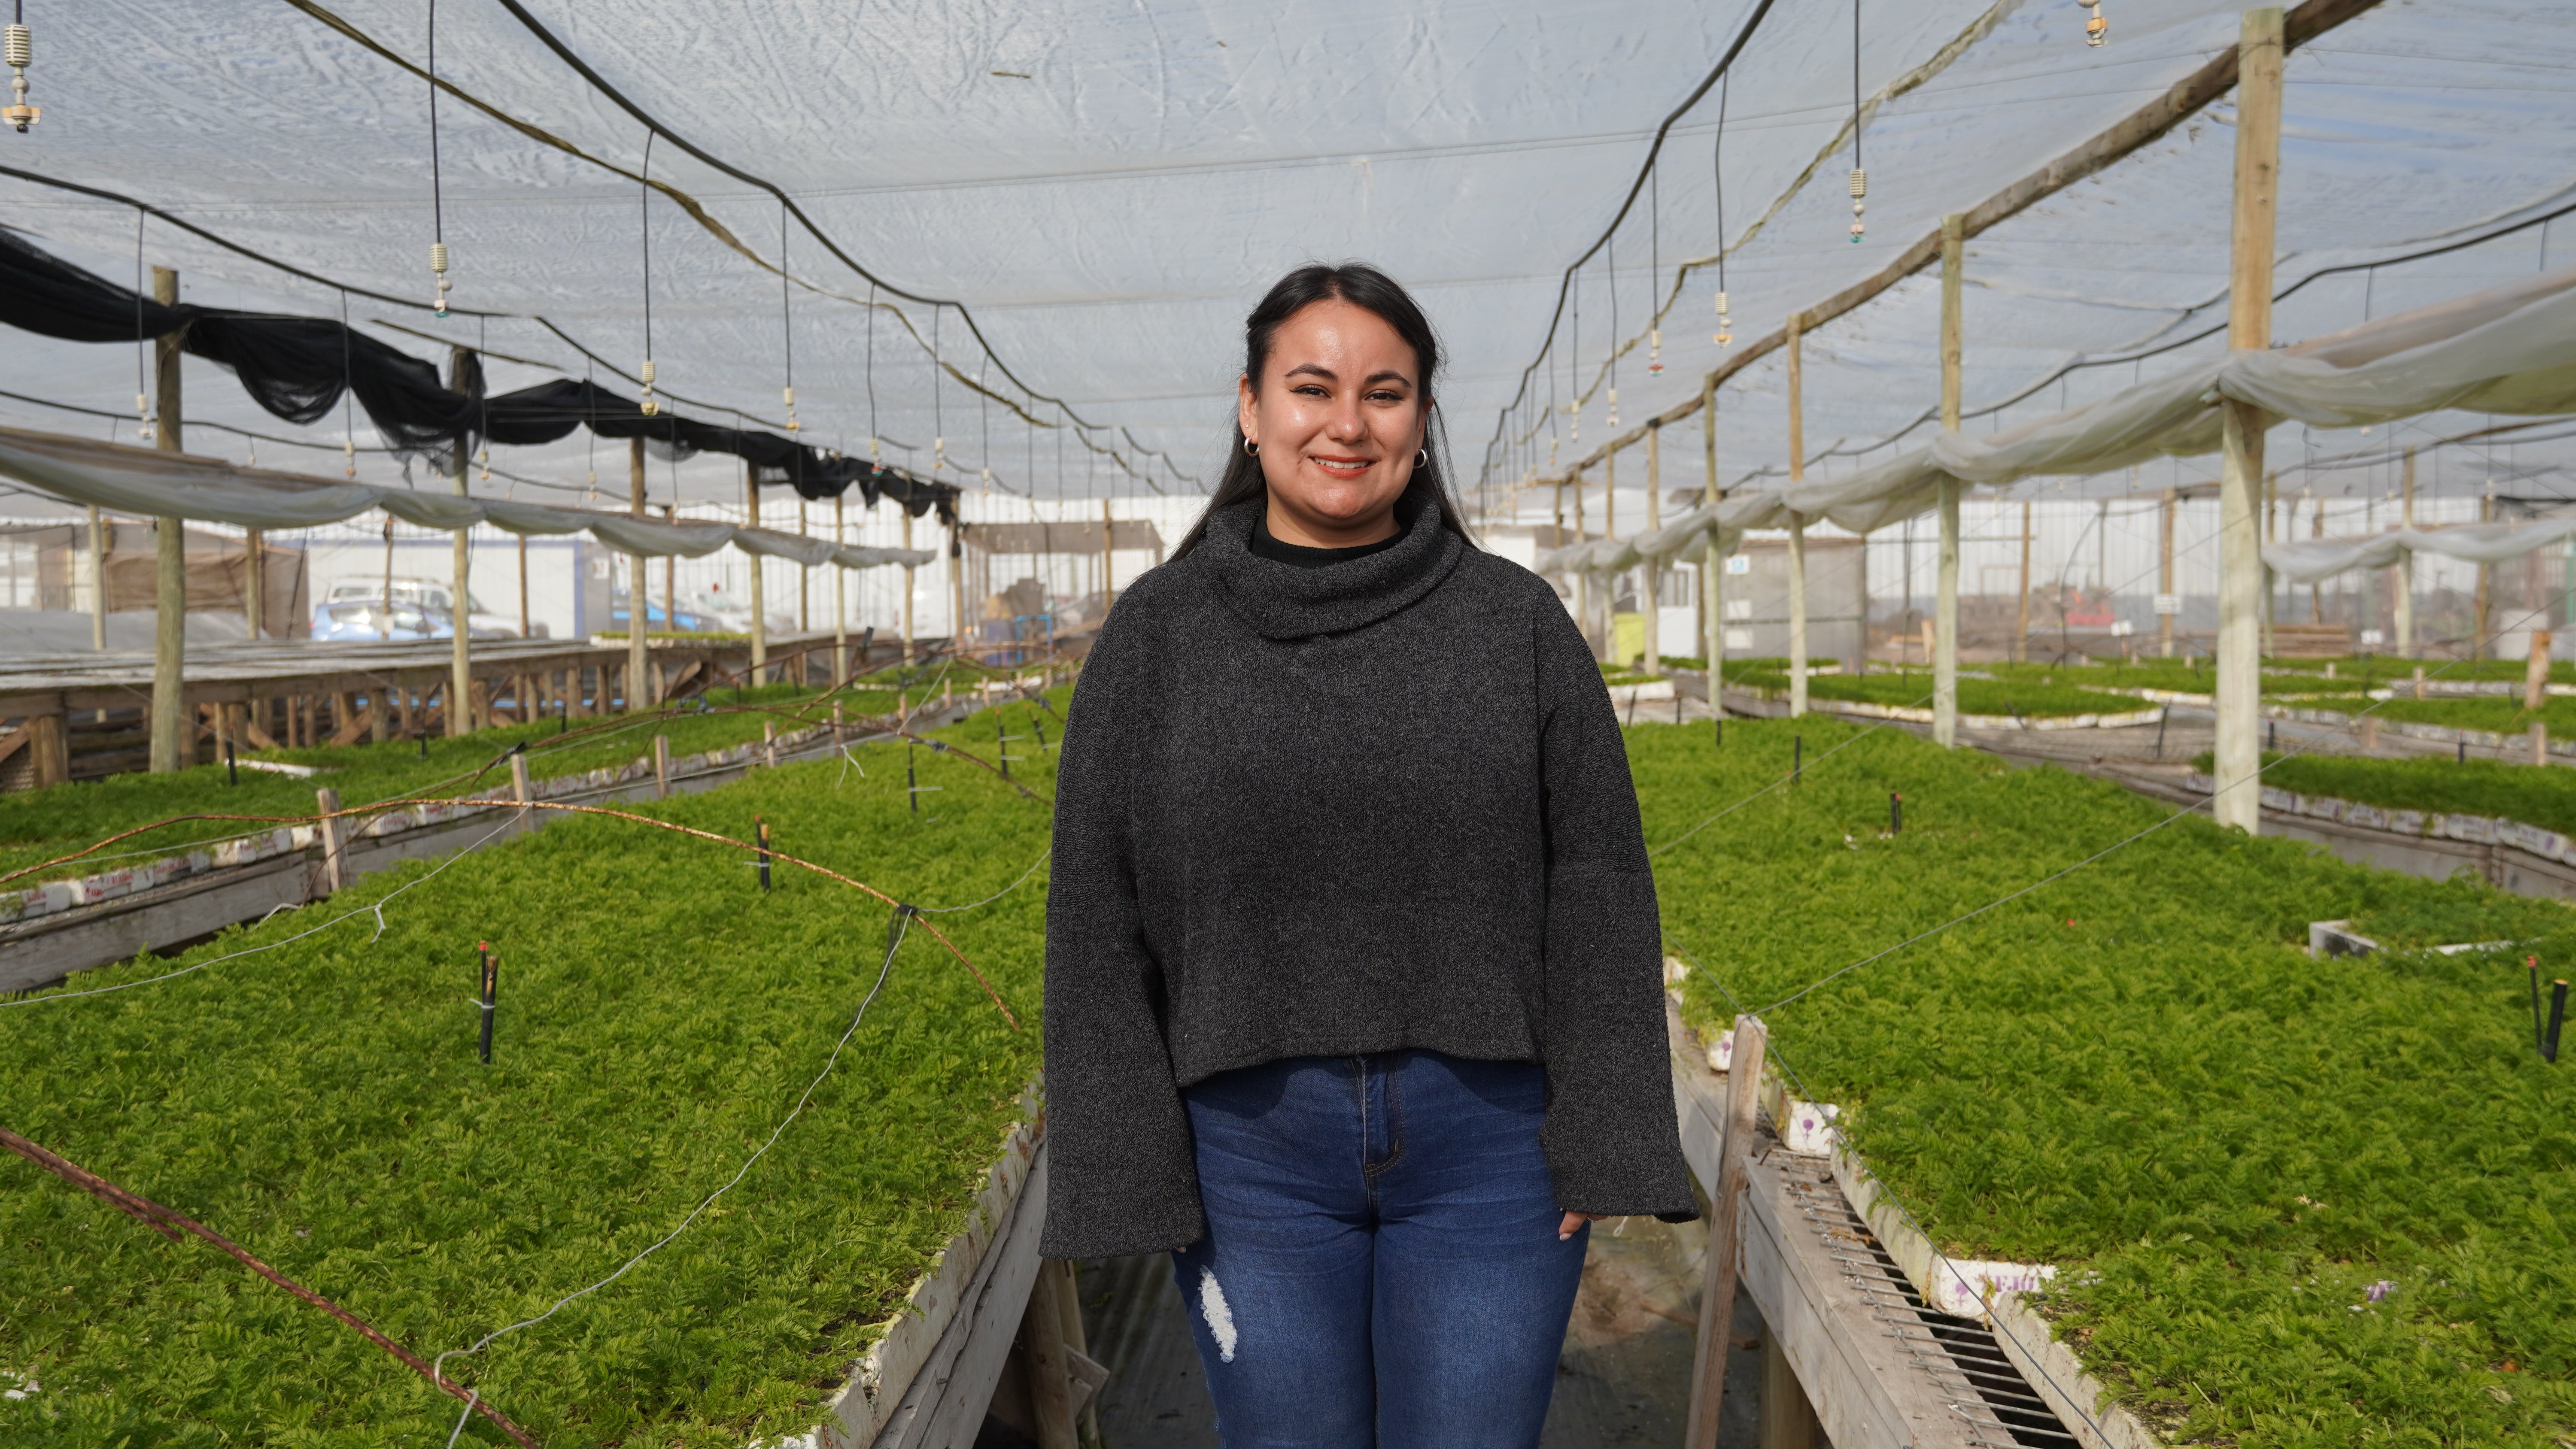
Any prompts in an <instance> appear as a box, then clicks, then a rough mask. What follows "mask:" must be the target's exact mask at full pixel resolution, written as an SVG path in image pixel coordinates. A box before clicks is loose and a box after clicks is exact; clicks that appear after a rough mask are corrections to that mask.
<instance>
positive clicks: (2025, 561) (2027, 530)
mask: <svg viewBox="0 0 2576 1449" xmlns="http://www.w3.org/2000/svg"><path fill="white" fill-rule="evenodd" d="M2030 513H2031V502H2030V500H2029V499H2027V498H2025V499H2023V500H2022V501H2021V603H2020V605H2019V606H2018V607H2017V608H2016V609H2015V610H2014V611H2013V640H2012V657H2013V663H2015V664H2026V663H2028V662H2029V661H2030V543H2031V517H2030Z"/></svg>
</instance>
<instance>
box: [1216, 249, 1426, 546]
mask: <svg viewBox="0 0 2576 1449" xmlns="http://www.w3.org/2000/svg"><path fill="white" fill-rule="evenodd" d="M1333 301H1341V302H1348V303H1350V304H1351V305H1352V306H1354V307H1357V308H1360V309H1361V310H1362V311H1366V312H1373V313H1375V314H1376V315H1377V317H1378V318H1379V320H1381V321H1383V322H1385V323H1386V325H1388V326H1389V327H1392V328H1394V329H1395V335H1396V336H1398V337H1401V338H1403V339H1404V340H1405V343H1406V344H1407V345H1408V346H1410V347H1412V349H1413V356H1414V361H1415V363H1416V365H1417V366H1418V367H1419V368H1420V370H1421V373H1422V376H1421V379H1420V385H1421V389H1422V446H1423V451H1424V452H1425V453H1426V454H1428V455H1429V459H1430V461H1429V462H1428V463H1426V464H1424V465H1423V466H1421V467H1418V468H1416V469H1414V470H1413V477H1412V479H1411V480H1410V481H1408V482H1407V483H1406V484H1405V485H1404V497H1403V498H1402V499H1400V500H1398V504H1397V506H1398V507H1404V506H1405V505H1406V504H1409V503H1411V504H1418V503H1421V502H1425V501H1428V502H1434V503H1438V504H1439V505H1440V526H1441V527H1443V528H1446V529H1448V530H1449V531H1450V532H1451V533H1454V534H1456V535H1458V537H1459V538H1460V539H1461V540H1462V541H1464V542H1465V543H1466V545H1467V546H1468V547H1469V548H1473V547H1475V546H1476V541H1475V540H1474V539H1473V538H1472V537H1469V535H1468V533H1467V525H1466V520H1465V518H1464V517H1463V516H1462V515H1461V513H1460V511H1459V508H1458V500H1457V498H1456V497H1455V496H1454V495H1452V494H1451V493H1450V491H1449V479H1448V468H1447V467H1446V463H1445V460H1446V457H1447V454H1448V451H1449V437H1448V429H1447V427H1445V426H1444V425H1443V424H1442V422H1441V420H1440V407H1439V396H1438V394H1437V392H1436V391H1435V390H1434V387H1433V382H1434V379H1436V378H1437V377H1438V376H1439V375H1440V338H1439V337H1438V335H1437V334H1435V333H1433V332H1432V330H1431V319H1430V318H1428V317H1425V316H1423V315H1422V308H1421V306H1420V305H1419V304H1417V303H1416V302H1415V301H1414V300H1413V296H1412V294H1411V293H1409V292H1407V291H1405V290H1404V288H1403V286H1402V285H1400V284H1399V283H1397V281H1396V280H1395V278H1393V277H1390V276H1388V275H1387V274H1386V273H1384V272H1381V271H1379V270H1378V269H1377V268H1375V267H1372V266H1370V265H1368V264H1367V263H1365V262H1344V263H1342V264H1341V265H1340V266H1338V267H1328V266H1325V265H1323V264H1322V263H1320V262H1318V263H1314V264H1311V265H1308V266H1303V267H1299V268H1298V269H1297V270H1295V271H1293V272H1290V273H1289V274H1288V275H1286V276H1284V277H1281V278H1280V279H1279V280H1278V281H1277V282H1276V283H1274V284H1273V285H1272V286H1271V288H1270V290H1269V291H1268V292H1267V293H1265V294H1263V296H1262V298H1261V305H1259V306H1257V307H1255V308H1253V309H1252V315H1251V316H1249V317H1247V318H1245V319H1244V321H1243V375H1244V376H1245V377H1248V378H1250V379H1252V388H1253V391H1254V392H1256V393H1258V392H1259V391H1260V390H1261V370H1262V368H1263V367H1265V366H1267V365H1268V363H1269V361H1270V340H1271V338H1272V337H1274V336H1276V335H1277V334H1278V331H1279V324H1280V323H1282V322H1285V321H1287V320H1288V319H1289V318H1291V317H1294V316H1296V315H1297V314H1298V313H1299V312H1302V311H1304V310H1305V309H1306V308H1308V307H1311V306H1313V305H1314V304H1316V303H1317V302H1333ZM1226 431H1227V433H1228V434H1229V435H1230V437H1231V440H1232V441H1231V445H1230V446H1228V447H1227V449H1226V460H1225V476H1224V477H1223V478H1221V479H1219V480H1218V482H1217V485H1216V493H1215V495H1214V496H1212V497H1210V498H1209V499H1208V506H1207V508H1206V510H1205V511H1204V512H1202V513H1200V514H1199V520H1198V522H1196V523H1194V524H1192V525H1190V531H1189V533H1188V534H1187V535H1186V536H1184V537H1183V538H1182V539H1181V542H1180V546H1179V547H1177V548H1175V549H1173V550H1172V557H1174V558H1179V557H1180V556H1181V555H1183V554H1186V553H1188V552H1189V551H1190V550H1191V549H1194V548H1196V547H1198V546H1199V540H1201V539H1203V538H1205V537H1206V536H1207V526H1208V520H1209V519H1210V518H1213V517H1215V516H1216V512H1217V510H1218V509H1221V508H1227V507H1231V506H1232V505H1234V504H1237V503H1241V502H1244V501H1245V500H1247V499H1253V498H1265V497H1267V496H1269V492H1270V484H1269V480H1268V479H1266V478H1264V477H1263V476H1262V472H1261V460H1260V459H1259V458H1256V457H1253V456H1251V455H1250V454H1248V453H1246V452H1244V451H1243V434H1242V432H1241V430H1240V429H1239V428H1235V427H1228V428H1227V429H1226Z"/></svg>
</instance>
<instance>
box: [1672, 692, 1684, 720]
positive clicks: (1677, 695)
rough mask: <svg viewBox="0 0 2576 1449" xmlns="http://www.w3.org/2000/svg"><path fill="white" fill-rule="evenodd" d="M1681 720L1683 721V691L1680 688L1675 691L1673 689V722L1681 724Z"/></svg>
mask: <svg viewBox="0 0 2576 1449" xmlns="http://www.w3.org/2000/svg"><path fill="white" fill-rule="evenodd" d="M1681 722H1682V692H1681V691H1680V690H1678V689H1676V690H1674V691H1673V723H1675V724H1680V723H1681Z"/></svg>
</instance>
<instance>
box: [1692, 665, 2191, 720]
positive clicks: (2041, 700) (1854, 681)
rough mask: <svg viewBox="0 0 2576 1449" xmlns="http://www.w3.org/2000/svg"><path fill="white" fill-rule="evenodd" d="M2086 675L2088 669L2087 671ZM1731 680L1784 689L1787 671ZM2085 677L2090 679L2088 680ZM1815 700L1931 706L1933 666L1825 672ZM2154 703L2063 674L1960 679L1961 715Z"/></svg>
mask: <svg viewBox="0 0 2576 1449" xmlns="http://www.w3.org/2000/svg"><path fill="white" fill-rule="evenodd" d="M2084 673H2086V674H2088V675H2089V673H2090V671H2084ZM1727 680H1728V682H1729V683H1731V684H1734V685H1736V686H1738V687H1740V688H1744V689H1763V690H1772V691H1777V692H1780V693H1782V694H1784V695H1785V694H1786V692H1787V691H1788V688H1789V676H1788V674H1787V673H1786V672H1785V671H1782V672H1779V673H1770V672H1757V671H1746V672H1742V673H1738V672H1735V671H1732V670H1730V671H1729V672H1728V675H1727ZM2087 682H2090V681H2089V679H2088V681H2087ZM1807 695H1808V697H1809V698H1811V699H1844V700H1851V701H1854V702H1856V703H1862V704H1883V705H1895V706H1900V707H1912V708H1915V709H1930V708H1931V707H1932V674H1931V671H1929V670H1921V671H1915V670H1906V671H1892V672H1888V673H1873V674H1862V675H1840V674H1835V675H1827V676H1825V677H1824V678H1822V679H1814V678H1811V679H1809V680H1808V681H1807ZM2151 708H2153V706H2151V705H2147V704H2143V703H2141V702H2140V701H2138V700H2137V699H2135V698H2133V697H2131V696H2129V695H2124V694H2105V693H2103V692H2102V691H2100V690H2095V689H2081V688H2078V687H2076V686H2075V685H2072V684H2068V683H2066V682H2065V681H2064V680H2063V679H2062V678H2061V679H2059V680H2057V681H2056V682H2053V683H2049V684H2041V683H2040V682H2038V681H2037V680H2036V679H2033V680H2028V681H2021V682H2015V683H2009V684H2007V683H2004V682H2001V681H1998V680H1991V679H1962V680H1960V681H1959V712H1960V713H1961V714H1980V715H2011V716H2017V717H2019V718H2023V719H2065V718H2068V717H2070V716H2074V715H2080V714H2134V713H2136V712H2138V711H2140V710H2144V709H2151Z"/></svg>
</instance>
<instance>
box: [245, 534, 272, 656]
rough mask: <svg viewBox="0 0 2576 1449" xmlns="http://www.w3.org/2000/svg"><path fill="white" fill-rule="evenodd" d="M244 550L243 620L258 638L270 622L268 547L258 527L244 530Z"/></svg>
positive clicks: (253, 636) (251, 635) (252, 635)
mask: <svg viewBox="0 0 2576 1449" xmlns="http://www.w3.org/2000/svg"><path fill="white" fill-rule="evenodd" d="M242 552H243V555H244V570H243V573H242V622H243V623H245V624H248V625H249V626H250V637H251V638H253V639H256V638H258V637H259V636H260V635H261V634H262V633H264V632H266V627H267V624H268V570H267V569H266V568H265V567H264V565H265V564H266V563H267V562H268V559H267V557H266V554H267V549H266V547H265V545H264V544H263V543H262V541H261V539H260V535H259V530H258V529H256V528H245V529H243V530H242Z"/></svg>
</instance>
